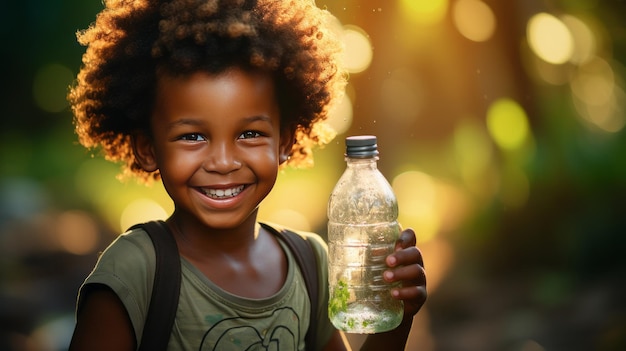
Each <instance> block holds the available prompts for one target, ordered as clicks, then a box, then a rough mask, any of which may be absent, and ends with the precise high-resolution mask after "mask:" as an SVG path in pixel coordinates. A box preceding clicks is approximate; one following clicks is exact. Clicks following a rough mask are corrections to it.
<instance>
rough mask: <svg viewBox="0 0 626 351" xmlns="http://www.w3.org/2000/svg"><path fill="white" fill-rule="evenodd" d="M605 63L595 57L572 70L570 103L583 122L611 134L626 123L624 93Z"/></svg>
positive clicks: (611, 70) (625, 97)
mask: <svg viewBox="0 0 626 351" xmlns="http://www.w3.org/2000/svg"><path fill="white" fill-rule="evenodd" d="M618 83H620V85H623V81H622V80H621V78H619V79H618V78H617V76H616V74H615V72H614V69H613V67H612V66H611V64H610V63H609V62H607V61H606V60H603V59H601V58H599V57H595V58H593V59H592V60H590V61H589V62H587V63H586V64H583V65H581V66H580V67H578V69H577V70H576V71H575V73H574V74H573V76H572V79H571V83H570V86H571V89H572V95H573V97H574V106H575V107H576V109H577V111H578V113H579V115H580V116H581V117H582V119H583V121H585V122H587V125H591V126H594V127H595V128H597V129H599V130H603V131H605V132H611V133H615V132H618V131H620V130H622V129H623V128H624V125H626V116H625V114H624V112H625V111H626V94H625V93H624V89H623V88H622V87H621V86H620V85H618Z"/></svg>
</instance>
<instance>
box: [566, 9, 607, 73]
mask: <svg viewBox="0 0 626 351" xmlns="http://www.w3.org/2000/svg"><path fill="white" fill-rule="evenodd" d="M561 20H562V21H563V23H564V24H565V25H566V26H567V28H568V29H569V31H570V33H571V34H572V37H573V39H574V47H573V51H572V56H571V57H570V62H571V63H573V64H575V65H582V64H584V63H586V62H588V61H589V60H590V59H592V58H593V57H594V56H595V54H596V51H597V46H598V43H597V41H598V40H597V39H596V36H595V34H594V33H593V31H592V30H591V28H590V27H589V26H588V25H587V24H586V23H585V22H584V21H582V20H581V19H579V18H578V17H575V16H572V15H563V16H561Z"/></svg>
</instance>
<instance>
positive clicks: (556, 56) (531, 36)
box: [526, 12, 574, 64]
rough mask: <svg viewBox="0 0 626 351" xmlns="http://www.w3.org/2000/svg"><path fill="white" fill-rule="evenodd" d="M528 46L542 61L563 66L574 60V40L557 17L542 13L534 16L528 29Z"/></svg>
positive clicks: (529, 22)
mask: <svg viewBox="0 0 626 351" xmlns="http://www.w3.org/2000/svg"><path fill="white" fill-rule="evenodd" d="M526 35H527V40H528V44H529V45H530V48H531V49H532V50H533V52H534V53H535V54H536V55H537V56H539V57H540V58H541V59H543V60H545V61H546V62H549V63H552V64H562V63H565V62H567V61H568V60H570V59H571V58H572V55H573V53H574V39H573V37H572V33H571V32H570V31H569V28H568V27H567V26H566V25H565V24H564V23H563V22H562V21H561V20H560V19H558V18H556V17H555V16H553V15H551V14H548V13H545V12H542V13H538V14H536V15H534V16H533V17H532V18H531V19H530V20H529V21H528V26H527V28H526Z"/></svg>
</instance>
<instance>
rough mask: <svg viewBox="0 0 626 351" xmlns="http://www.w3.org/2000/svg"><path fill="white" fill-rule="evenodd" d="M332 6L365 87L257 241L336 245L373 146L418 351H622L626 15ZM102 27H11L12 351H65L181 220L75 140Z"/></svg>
mask: <svg viewBox="0 0 626 351" xmlns="http://www.w3.org/2000/svg"><path fill="white" fill-rule="evenodd" d="M317 4H318V5H319V6H320V7H323V8H327V9H328V10H329V11H330V12H332V13H333V14H334V15H335V16H337V19H338V21H337V23H335V27H336V30H337V32H338V34H339V35H341V36H342V38H343V40H344V42H345V44H346V47H347V49H348V54H347V55H346V65H347V66H348V67H349V68H350V70H351V72H352V74H351V78H350V84H349V85H348V87H347V94H346V98H345V99H344V101H343V102H342V103H341V104H340V105H339V106H338V107H337V109H336V110H335V112H334V113H333V118H332V119H331V121H330V122H329V123H330V124H331V125H332V126H333V127H334V128H336V129H337V130H338V132H339V134H338V136H337V138H336V139H335V140H334V141H333V142H332V143H331V144H329V145H328V146H327V147H325V148H323V149H320V150H318V151H316V153H315V164H314V166H313V167H312V168H310V169H304V170H301V169H286V170H284V171H283V172H282V173H281V175H280V177H279V181H278V184H277V185H276V187H275V190H274V192H273V193H272V194H271V195H270V197H269V198H268V199H267V201H266V202H265V203H264V204H263V205H262V207H261V212H260V217H261V219H263V220H270V221H273V222H278V223H283V224H286V225H290V226H292V227H294V228H296V229H301V230H312V231H316V232H319V233H320V234H322V235H325V231H326V229H325V226H326V223H325V210H326V207H325V206H326V201H327V199H328V195H329V194H330V191H331V190H332V187H333V185H334V183H335V182H336V180H337V179H338V177H339V176H340V174H341V172H342V171H343V168H344V161H343V156H342V154H343V138H344V137H345V136H347V135H354V134H375V135H377V136H378V138H379V147H380V149H381V160H380V162H379V165H380V168H381V170H382V171H383V173H384V174H385V175H386V176H387V178H388V179H389V180H390V182H391V183H392V185H393V187H394V189H395V191H396V193H397V195H398V199H399V205H400V211H401V214H400V217H401V218H400V220H401V222H402V224H403V226H405V227H413V228H415V229H416V231H417V235H418V246H419V247H420V248H421V249H422V251H423V254H424V256H425V261H426V262H425V264H426V270H427V274H428V279H429V281H428V289H429V300H428V302H427V303H426V305H425V306H424V308H423V310H422V311H421V312H420V313H419V314H418V315H417V316H416V318H415V323H414V328H413V330H412V333H411V336H410V345H409V346H408V348H407V349H409V350H523V351H534V350H624V349H626V302H625V301H624V297H625V296H626V274H625V273H626V254H625V251H626V239H625V238H624V235H625V234H626V210H625V208H626V137H625V133H626V131H625V125H626V90H625V89H626V82H625V80H624V73H625V72H626V71H625V66H624V65H625V64H626V62H625V60H626V27H625V25H624V23H625V20H626V15H625V14H626V2H625V1H623V0H614V1H600V0H543V1H539V0H486V1H481V0H392V1H390V0H325V1H322V0H318V1H317ZM101 9H102V3H101V2H100V1H95V0H88V1H87V0H47V1H44V0H25V1H19V2H17V1H14V2H5V3H3V4H2V5H0V39H2V44H3V45H2V46H0V50H1V55H0V57H2V60H3V62H2V64H1V65H0V70H1V72H2V75H1V77H2V84H1V85H0V87H1V89H2V92H1V94H0V99H1V103H0V116H1V119H0V274H1V281H0V350H64V349H66V347H67V343H68V341H69V338H70V336H71V332H72V328H73V323H74V317H73V309H74V302H75V298H76V293H77V290H78V287H79V286H80V283H81V282H82V280H83V279H84V277H85V276H86V275H87V274H88V272H89V271H90V269H91V268H92V266H93V264H94V263H95V260H96V258H97V254H98V252H99V251H101V250H102V249H103V248H105V247H106V245H107V244H108V243H109V242H110V241H111V240H112V239H113V238H115V235H117V234H118V233H119V232H120V231H123V230H124V229H126V228H127V227H128V226H130V225H131V224H132V223H135V222H138V221H142V220H146V219H154V218H164V217H166V216H167V214H168V213H170V211H171V203H170V202H169V200H168V198H167V196H166V194H165V193H164V191H163V189H162V188H161V187H160V186H159V185H154V186H151V187H146V186H143V185H138V184H136V183H135V182H133V181H126V182H121V181H119V180H117V179H116V175H117V174H118V173H119V167H118V166H117V165H115V164H110V163H108V162H106V161H104V160H102V158H101V157H100V154H99V153H98V150H84V149H83V148H82V147H80V146H79V145H78V144H77V141H76V137H75V135H74V133H73V125H72V116H71V112H70V111H69V109H68V107H67V103H66V101H65V96H66V94H67V88H68V86H69V85H70V84H71V83H72V80H73V79H74V77H75V75H76V73H77V72H78V69H79V67H80V62H81V61H80V60H81V55H82V53H83V52H84V48H82V47H80V46H79V45H78V44H77V43H76V38H75V33H76V31H77V30H80V29H84V28H86V27H87V26H88V25H89V24H90V23H91V22H92V21H93V20H94V18H95V14H96V13H97V12H98V11H100V10H101ZM351 341H352V342H353V343H354V345H358V343H359V342H360V338H358V337H352V338H351Z"/></svg>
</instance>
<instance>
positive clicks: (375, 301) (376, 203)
mask: <svg viewBox="0 0 626 351" xmlns="http://www.w3.org/2000/svg"><path fill="white" fill-rule="evenodd" d="M345 156H346V158H345V159H346V163H347V167H346V170H345V172H344V173H343V175H342V176H341V178H340V179H339V181H338V182H337V184H336V185H335V188H334V190H333V192H332V193H331V195H330V200H329V202H328V220H329V221H328V255H329V268H328V271H329V274H328V280H329V290H330V291H329V293H330V299H329V304H328V313H329V317H330V320H331V321H332V323H333V324H334V325H335V327H336V328H337V329H340V330H343V331H345V332H348V333H360V334H372V333H380V332H384V331H388V330H391V329H394V328H396V327H397V326H398V325H399V324H400V322H401V321H402V315H403V311H404V306H403V303H402V301H401V300H396V299H393V298H392V297H391V292H390V290H391V288H392V287H393V286H392V285H391V284H389V283H387V282H385V281H384V280H383V272H384V271H385V270H386V269H387V265H386V263H385V258H386V257H387V256H388V255H389V254H391V253H393V250H394V247H395V242H396V240H397V239H398V236H399V234H400V227H399V225H398V221H397V218H398V202H397V200H396V197H395V195H394V193H393V190H392V189H391V186H390V185H389V182H387V180H386V179H385V177H384V176H383V175H382V173H380V171H379V170H378V167H377V161H378V145H377V143H376V137H375V136H371V135H364V136H353V137H348V138H347V139H346V154H345Z"/></svg>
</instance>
